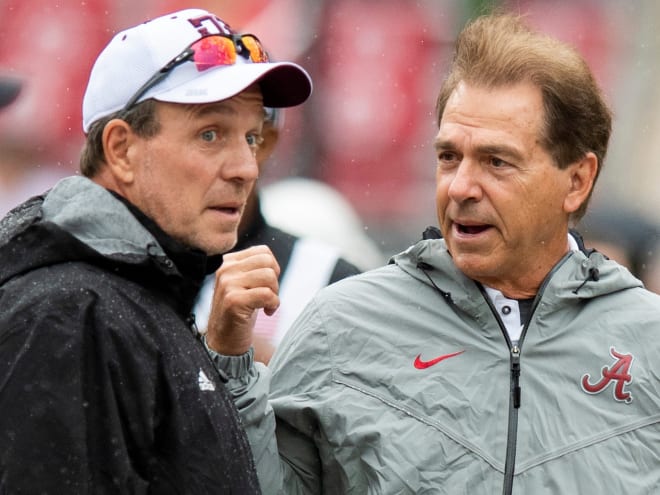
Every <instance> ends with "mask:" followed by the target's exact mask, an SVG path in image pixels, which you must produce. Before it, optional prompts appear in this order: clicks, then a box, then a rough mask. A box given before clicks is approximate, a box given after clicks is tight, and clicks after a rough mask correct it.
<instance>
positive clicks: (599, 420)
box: [215, 240, 660, 495]
mask: <svg viewBox="0 0 660 495" xmlns="http://www.w3.org/2000/svg"><path fill="white" fill-rule="evenodd" d="M658 356H660V297H659V296H657V295H655V294H652V293H650V292H648V291H646V290H645V289H644V288H643V287H642V286H641V283H640V282H639V281H638V280H637V279H635V278H634V277H633V276H632V275H630V273H629V272H628V271H627V270H626V269H624V268H623V267H621V266H619V265H618V264H616V263H615V262H613V261H609V260H606V259H605V258H604V257H603V256H602V255H600V254H599V253H595V252H594V253H591V255H589V256H587V254H586V253H583V252H571V253H569V254H567V255H566V256H565V257H564V258H563V259H562V260H561V261H560V262H559V263H558V264H557V266H556V267H555V268H554V269H553V270H552V272H551V273H550V274H549V275H548V276H547V278H546V280H545V281H544V283H543V284H542V286H541V289H540V291H539V294H538V295H537V297H536V299H535V301H534V304H533V309H532V313H531V316H530V319H529V321H528V322H527V324H526V325H525V327H524V330H523V334H522V336H521V339H520V342H519V345H518V346H512V345H511V342H510V341H509V339H508V336H507V335H506V332H505V330H504V327H503V325H502V322H501V320H500V318H499V317H498V316H497V314H496V313H495V311H494V310H493V308H492V306H491V303H490V301H489V299H488V297H487V296H486V295H485V293H484V291H483V289H482V288H481V286H480V285H479V284H477V283H475V282H474V281H472V280H470V279H468V278H466V277H465V276H464V275H463V274H462V273H460V272H459V271H458V270H457V268H456V267H455V266H454V265H453V263H452V261H451V257H450V256H449V253H448V252H447V249H446V246H445V243H444V241H443V240H425V241H421V242H420V243H418V244H417V245H415V246H413V247H411V248H410V249H409V250H408V251H407V252H405V253H402V254H400V255H398V256H396V257H395V258H394V260H393V263H392V264H389V265H388V266H385V267H382V268H379V269H377V270H373V271H371V272H367V273H365V274H362V275H358V276H355V277H351V278H349V279H346V280H344V281H340V282H338V283H336V284H334V285H332V286H330V287H328V288H326V289H323V290H322V291H321V292H320V293H319V294H318V295H317V296H316V297H315V299H314V300H313V301H312V302H311V303H310V304H309V306H308V307H307V308H306V310H305V311H304V312H303V314H302V315H301V316H300V317H299V318H298V320H297V321H296V322H295V323H294V325H293V327H292V329H291V330H290V331H289V332H288V334H287V336H286V337H285V340H284V341H283V342H282V345H281V346H280V348H279V349H278V352H277V353H276V356H275V358H274V360H273V361H272V362H271V369H272V377H271V376H270V375H269V370H268V369H266V368H265V367H263V366H261V365H260V364H259V363H257V364H256V365H253V364H252V363H251V359H250V356H249V355H245V356H241V357H237V358H228V357H222V356H215V361H216V365H218V366H219V367H221V368H223V369H224V371H225V372H227V373H228V374H229V375H230V377H231V379H230V386H231V388H232V389H233V393H234V396H235V400H236V403H237V405H238V406H239V409H240V410H241V415H242V419H243V422H244V425H246V427H247V428H248V435H249V438H250V442H251V444H252V448H253V453H254V456H255V459H256V461H257V465H258V471H259V475H260V481H261V483H262V489H263V490H264V493H278V492H280V493H331V494H343V493H355V494H365V493H378V494H395V493H396V494H402V493H406V494H407V493H434V494H438V493H440V494H452V495H455V494H470V495H473V494H489V495H490V494H495V493H502V492H504V493H514V494H518V495H522V494H534V495H538V494H546V493H547V494H586V493H599V494H617V495H618V494H621V493H626V494H627V495H632V494H650V493H660V378H659V377H660V365H658V363H659V361H658ZM269 380H270V381H271V383H270V395H269V400H267V399H266V394H267V392H268V387H269V383H268V382H269ZM275 418H276V420H275ZM275 422H276V424H277V436H276V438H275V436H274V435H273V429H274V428H275ZM278 451H279V456H278ZM514 466H515V471H514V469H513V467H514ZM514 473H515V474H514ZM280 487H282V488H280Z"/></svg>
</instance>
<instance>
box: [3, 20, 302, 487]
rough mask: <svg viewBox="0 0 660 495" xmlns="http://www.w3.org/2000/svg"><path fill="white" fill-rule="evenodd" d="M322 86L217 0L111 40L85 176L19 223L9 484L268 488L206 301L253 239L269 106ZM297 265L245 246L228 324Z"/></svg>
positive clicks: (7, 270) (222, 312)
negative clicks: (201, 312)
mask: <svg viewBox="0 0 660 495" xmlns="http://www.w3.org/2000/svg"><path fill="white" fill-rule="evenodd" d="M310 93H311V80H310V78H309V75H308V74H307V73H306V72H305V71H304V70H303V69H302V68H301V67H299V66H297V65H295V64H293V63H287V62H280V63H271V62H269V61H268V57H267V55H266V53H265V51H264V50H263V48H262V47H261V44H260V42H259V40H258V39H257V38H256V37H255V36H253V35H239V34H237V33H235V32H234V31H232V30H231V29H230V28H229V26H228V25H227V24H226V23H225V22H223V21H222V20H220V19H219V18H217V17H216V16H215V15H213V14H211V13H209V12H206V11H203V10H197V9H190V10H184V11H181V12H177V13H173V14H170V15H166V16H163V17H160V18H157V19H153V20H151V21H149V22H146V23H144V24H141V25H139V26H136V27H134V28H131V29H128V30H126V31H123V32H120V33H118V34H117V35H116V36H115V37H114V38H113V39H112V40H111V41H110V43H109V44H108V46H107V47H106V48H105V49H104V50H103V51H102V53H101V54H100V55H99V57H98V59H97V60H96V62H95V65H94V67H93V69H92V72H91V76H90V80H89V84H88V87H87V91H86V93H85V97H84V101H83V129H84V132H85V134H86V135H87V142H86V144H85V148H84V150H83V153H82V157H81V164H80V169H81V176H75V177H70V178H67V179H64V180H62V181H60V182H59V183H58V184H56V185H55V187H54V188H53V189H52V190H50V191H49V192H48V193H46V194H45V195H44V196H42V197H37V198H33V199H31V200H29V201H27V202H26V203H24V204H23V205H21V206H20V207H19V208H16V209H14V210H13V211H12V213H10V214H9V215H8V216H6V217H5V218H4V219H3V220H2V223H0V411H2V413H1V414H0V473H1V474H0V492H1V493H17V492H21V493H55V492H58V491H59V492H60V493H67V494H70V493H159V494H165V493H196V494H197V493H240V494H247V493H259V486H258V483H257V479H256V474H255V467H254V462H253V459H252V455H251V452H250V448H249V445H248V442H247V438H246V435H245V432H244V431H243V429H242V428H241V425H240V420H239V418H238V414H237V412H236V409H235V406H234V404H233V403H232V400H231V397H230V395H229V394H228V392H227V391H226V389H225V386H224V382H226V380H227V377H226V376H224V375H223V374H222V373H220V372H218V371H217V370H216V368H215V367H214V366H213V363H212V362H211V360H210V359H209V357H208V354H207V353H206V350H205V348H204V346H203V345H202V343H201V342H200V340H199V338H198V335H197V332H196V328H195V324H194V318H192V317H191V310H192V307H193V302H194V299H195V296H196V295H197V292H198V290H199V287H200V284H201V283H202V281H203V279H204V277H205V275H206V273H207V272H209V271H212V270H213V269H215V268H217V265H218V261H219V258H220V256H219V255H221V254H222V253H224V252H226V251H227V250H229V249H230V248H231V247H232V246H233V245H234V244H235V242H236V229H237V226H238V223H239V220H240V217H241V214H242V211H243V208H244V206H245V202H246V199H247V197H248V193H249V191H250V189H251V187H252V186H253V183H254V181H255V180H256V178H257V175H258V168H257V162H256V159H255V153H256V151H257V149H258V146H259V143H260V133H261V129H262V123H263V119H264V105H267V106H270V107H286V106H293V105H298V104H300V103H302V102H303V101H305V100H306V99H307V98H308V96H309V95H310ZM278 271H279V268H278V266H277V263H276V262H275V261H274V258H273V256H272V253H270V251H269V250H268V248H266V247H263V246H262V247H254V248H251V249H249V250H246V251H243V252H240V253H233V254H232V255H231V256H228V257H227V259H226V260H225V261H224V262H223V271H222V276H223V277H229V278H228V279H225V280H224V282H223V284H222V286H223V288H224V289H223V290H222V291H219V292H221V293H219V294H218V295H217V304H216V305H215V307H214V309H213V310H212V314H211V322H210V325H215V326H222V325H226V324H232V322H233V321H236V320H239V321H243V319H242V318H241V317H242V316H243V315H244V314H245V313H246V312H252V311H254V309H255V308H263V309H264V310H265V311H267V312H269V313H272V312H273V311H275V309H276V308H277V306H278V304H279V300H278V296H277V274H278ZM220 276H221V275H220V272H219V275H218V277H220ZM227 280H229V281H230V282H227ZM209 344H214V343H209ZM217 348H218V350H220V351H222V346H219V345H218V346H217Z"/></svg>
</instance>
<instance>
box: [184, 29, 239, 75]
mask: <svg viewBox="0 0 660 495" xmlns="http://www.w3.org/2000/svg"><path fill="white" fill-rule="evenodd" d="M191 48H192V49H193V51H194V52H195V55H194V56H193V61H194V62H195V65H197V70H199V71H203V70H206V69H210V68H211V67H217V66H218V65H232V64H234V63H235V62H236V46H235V45H234V42H233V41H232V40H231V39H229V38H224V37H222V36H208V37H206V38H202V39H201V40H199V41H197V42H195V43H193V44H192V45H191Z"/></svg>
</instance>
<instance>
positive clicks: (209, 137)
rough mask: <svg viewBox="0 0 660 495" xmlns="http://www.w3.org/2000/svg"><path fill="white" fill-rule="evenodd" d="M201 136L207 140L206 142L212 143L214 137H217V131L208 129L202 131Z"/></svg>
mask: <svg viewBox="0 0 660 495" xmlns="http://www.w3.org/2000/svg"><path fill="white" fill-rule="evenodd" d="M201 138H202V139H203V140H204V141H207V142H209V143H212V142H213V141H215V140H216V139H218V133H217V132H216V131H210V130H209V131H204V132H202V134H201Z"/></svg>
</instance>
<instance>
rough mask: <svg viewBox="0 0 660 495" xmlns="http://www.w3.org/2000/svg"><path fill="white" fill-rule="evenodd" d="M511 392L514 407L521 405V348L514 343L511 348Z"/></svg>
mask: <svg viewBox="0 0 660 495" xmlns="http://www.w3.org/2000/svg"><path fill="white" fill-rule="evenodd" d="M511 393H512V394H513V407H514V408H516V409H518V408H519V407H520V348H519V347H518V346H517V345H514V346H513V347H512V348H511Z"/></svg>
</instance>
